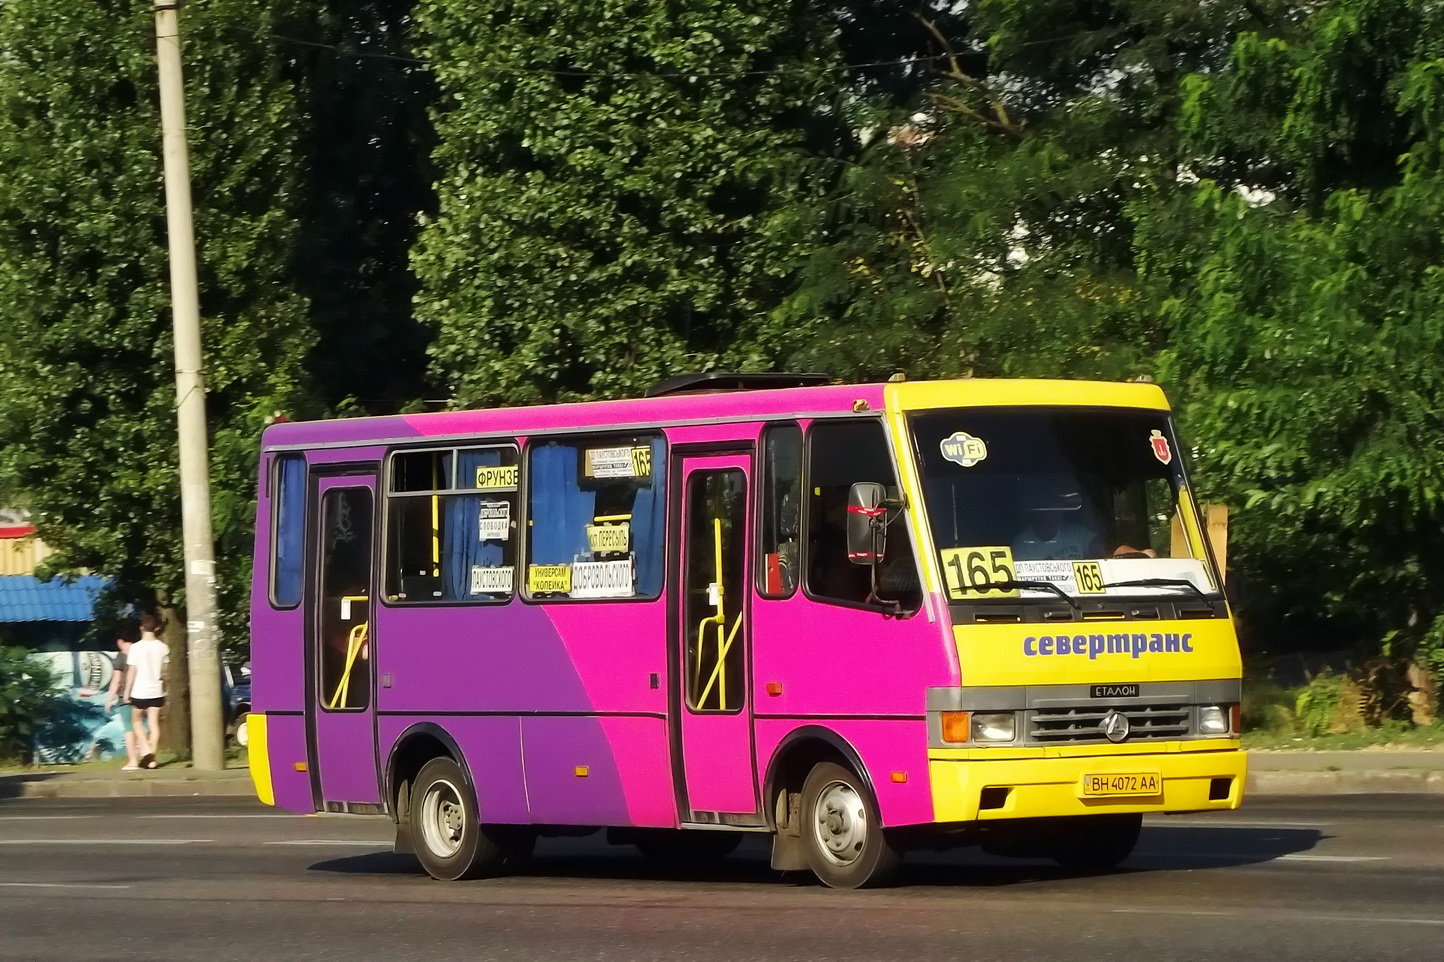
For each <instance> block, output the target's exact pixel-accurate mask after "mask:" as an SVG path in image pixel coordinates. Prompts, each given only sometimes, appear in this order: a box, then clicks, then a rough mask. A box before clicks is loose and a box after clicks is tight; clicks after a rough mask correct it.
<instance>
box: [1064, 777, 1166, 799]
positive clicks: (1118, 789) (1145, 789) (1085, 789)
mask: <svg viewBox="0 0 1444 962" xmlns="http://www.w3.org/2000/svg"><path fill="white" fill-rule="evenodd" d="M1082 794H1083V795H1084V796H1089V797H1095V796H1099V795H1162V794H1163V779H1162V778H1160V777H1159V775H1158V773H1157V772H1099V773H1097V774H1088V775H1084V776H1083V786H1082Z"/></svg>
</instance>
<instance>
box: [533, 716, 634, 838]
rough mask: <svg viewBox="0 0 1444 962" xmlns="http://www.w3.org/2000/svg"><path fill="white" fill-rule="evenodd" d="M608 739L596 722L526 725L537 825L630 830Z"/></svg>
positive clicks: (568, 719) (569, 719)
mask: <svg viewBox="0 0 1444 962" xmlns="http://www.w3.org/2000/svg"><path fill="white" fill-rule="evenodd" d="M612 721H613V722H616V721H620V719H613V720H612ZM607 734H608V733H607V726H606V725H604V724H603V720H602V719H600V718H596V717H584V716H564V715H553V716H540V717H535V718H523V719H522V722H521V735H522V738H521V745H522V758H523V761H524V764H525V766H526V795H527V802H528V806H529V807H530V809H531V820H532V821H533V822H534V823H537V824H548V825H626V824H628V821H629V819H630V818H631V815H630V813H629V812H628V810H627V798H626V794H625V792H624V790H623V788H622V778H621V772H620V771H619V766H618V764H617V759H616V756H615V755H614V754H613V752H612V745H611V742H610V741H609V739H608V737H607Z"/></svg>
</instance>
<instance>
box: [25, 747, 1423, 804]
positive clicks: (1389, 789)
mask: <svg viewBox="0 0 1444 962" xmlns="http://www.w3.org/2000/svg"><path fill="white" fill-rule="evenodd" d="M1248 762H1249V765H1248V767H1249V776H1248V786H1247V794H1249V795H1255V796H1258V795H1371V794H1378V793H1398V792H1410V793H1415V794H1418V793H1424V794H1437V795H1444V749H1438V750H1428V749H1410V750H1403V749H1388V748H1360V749H1354V750H1352V751H1336V752H1309V751H1286V750H1285V751H1279V750H1263V749H1255V750H1253V751H1250V752H1249V753H1248ZM146 795H160V796H169V797H177V796H195V795H233V796H245V797H250V798H254V797H255V789H254V788H253V787H252V786H251V777H250V773H249V772H247V771H246V769H244V768H228V769H226V770H225V771H221V772H198V771H196V770H195V769H193V768H187V767H184V766H181V765H170V766H167V767H165V768H158V769H154V770H152V771H142V772H122V771H120V770H119V769H118V768H115V769H104V768H97V767H91V766H86V767H85V768H84V769H82V770H67V769H65V768H55V769H40V770H38V771H28V772H15V773H9V774H0V799H5V798H118V797H131V796H146ZM0 817H3V816H0Z"/></svg>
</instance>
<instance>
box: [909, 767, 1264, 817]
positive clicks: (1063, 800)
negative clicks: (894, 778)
mask: <svg viewBox="0 0 1444 962" xmlns="http://www.w3.org/2000/svg"><path fill="white" fill-rule="evenodd" d="M1139 771H1156V772H1158V773H1159V774H1160V775H1161V776H1162V778H1163V794H1162V795H1161V796H1149V797H1130V796H1124V797H1112V798H1083V797H1081V796H1080V794H1079V783H1080V781H1081V780H1082V778H1083V775H1084V774H1085V773H1087V774H1107V773H1110V772H1139ZM1247 774H1248V757H1247V755H1245V753H1243V752H1241V751H1222V752H1173V753H1167V754H1159V753H1155V754H1148V755H1124V756H1121V757H1116V758H1111V757H1106V756H1098V757H1093V758H1041V759H1016V760H1006V761H971V762H968V761H929V762H928V776H929V778H930V779H931V780H932V781H931V788H932V796H933V817H934V819H935V820H937V821H939V822H970V821H973V820H975V819H982V820H985V819H992V818H1044V817H1050V816H1056V815H1088V814H1098V813H1103V812H1190V811H1200V810H1208V809H1230V808H1238V806H1239V803H1240V802H1241V801H1242V800H1243V787H1244V779H1245V777H1246V776H1247ZM1215 778H1232V779H1233V784H1232V786H1231V789H1230V791H1229V794H1228V797H1227V798H1223V799H1218V800H1210V799H1209V797H1208V796H1209V789H1210V787H1211V783H1212V780H1213V779H1215ZM985 788H1008V789H1011V791H1010V792H1008V798H1007V802H1006V803H1005V804H1004V806H1003V807H1002V808H998V809H988V810H986V811H981V812H980V811H979V810H978V799H979V796H980V795H981V793H982V790H983V789H985Z"/></svg>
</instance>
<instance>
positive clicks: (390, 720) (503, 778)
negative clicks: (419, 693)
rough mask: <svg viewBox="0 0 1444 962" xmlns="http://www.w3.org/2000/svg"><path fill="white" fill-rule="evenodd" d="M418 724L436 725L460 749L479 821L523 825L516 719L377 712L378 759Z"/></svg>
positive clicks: (387, 754) (518, 723) (524, 807)
mask: <svg viewBox="0 0 1444 962" xmlns="http://www.w3.org/2000/svg"><path fill="white" fill-rule="evenodd" d="M419 724H430V725H435V726H436V727H438V728H440V729H441V730H442V731H444V732H446V733H447V734H448V735H450V736H451V738H452V740H453V741H455V742H456V745H457V747H458V748H460V749H461V754H462V758H463V760H464V761H465V763H466V769H467V771H469V772H470V773H471V778H472V782H473V783H474V784H475V786H476V795H477V806H478V811H479V812H480V813H481V820H482V821H483V822H487V823H490V824H493V825H524V824H526V823H527V822H529V821H530V820H531V819H530V815H529V813H528V811H527V803H526V786H525V784H524V783H523V779H522V764H521V720H520V719H517V718H505V717H500V716H496V715H449V716H448V715H438V716H432V717H429V718H428V717H417V716H414V715H382V716H381V718H380V720H379V722H378V727H379V730H380V736H381V746H382V759H383V764H384V763H385V762H386V761H389V760H390V758H391V752H392V750H393V749H394V748H395V747H396V743H397V741H398V740H399V739H400V738H401V737H402V736H403V735H404V734H405V732H406V730H407V729H409V728H412V727H413V726H416V725H419Z"/></svg>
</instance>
